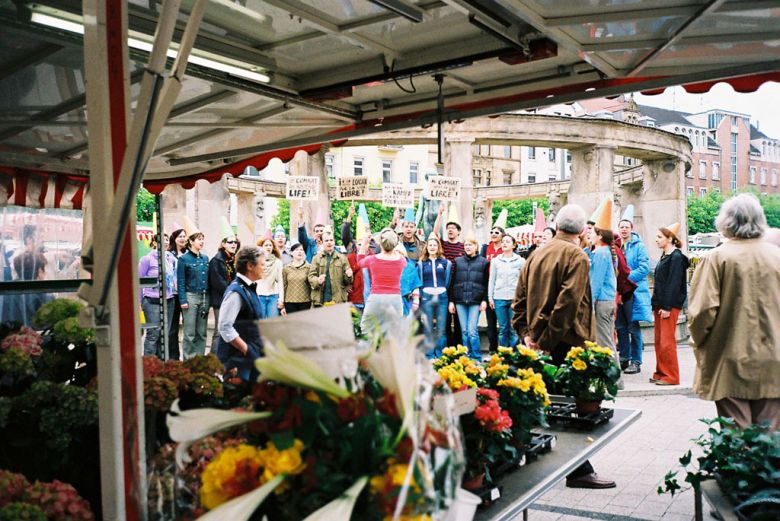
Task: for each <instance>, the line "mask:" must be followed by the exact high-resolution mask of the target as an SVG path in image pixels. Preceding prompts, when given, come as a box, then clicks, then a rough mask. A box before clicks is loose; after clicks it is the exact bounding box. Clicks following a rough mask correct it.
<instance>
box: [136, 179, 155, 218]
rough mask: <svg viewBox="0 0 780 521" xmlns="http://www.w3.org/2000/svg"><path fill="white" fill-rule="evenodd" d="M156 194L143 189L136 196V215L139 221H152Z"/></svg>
mask: <svg viewBox="0 0 780 521" xmlns="http://www.w3.org/2000/svg"><path fill="white" fill-rule="evenodd" d="M154 206H155V205H154V194H152V193H151V192H149V191H148V190H147V189H146V188H144V187H141V189H140V190H138V195H136V196H135V214H136V219H138V220H139V221H147V222H149V221H151V220H152V214H154Z"/></svg>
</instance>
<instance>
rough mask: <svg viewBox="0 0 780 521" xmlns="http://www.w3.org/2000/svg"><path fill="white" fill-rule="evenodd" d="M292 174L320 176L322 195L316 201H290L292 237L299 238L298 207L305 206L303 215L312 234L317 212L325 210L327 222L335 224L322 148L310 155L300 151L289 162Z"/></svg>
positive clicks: (308, 231) (293, 238) (308, 230)
mask: <svg viewBox="0 0 780 521" xmlns="http://www.w3.org/2000/svg"><path fill="white" fill-rule="evenodd" d="M289 166H290V174H289V175H300V176H316V177H319V178H320V197H319V200H317V201H316V202H315V201H290V237H291V239H292V240H293V241H297V240H298V208H299V207H300V206H303V216H304V221H305V223H306V231H307V233H309V234H311V231H312V227H313V225H314V221H315V220H316V219H317V213H318V212H319V211H320V210H323V211H324V213H325V218H326V219H327V221H328V222H327V224H328V225H330V226H331V227H332V226H333V219H332V218H331V215H330V199H329V198H328V173H327V170H325V153H324V152H323V151H322V150H320V151H319V152H317V153H316V154H314V155H312V156H310V155H309V154H307V153H306V152H303V151H300V150H299V151H298V152H297V153H296V154H295V157H293V158H292V160H291V161H290V163H289Z"/></svg>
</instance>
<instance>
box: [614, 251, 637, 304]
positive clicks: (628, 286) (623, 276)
mask: <svg viewBox="0 0 780 521" xmlns="http://www.w3.org/2000/svg"><path fill="white" fill-rule="evenodd" d="M621 244H622V242H621V240H620V237H615V242H614V244H613V245H612V254H613V255H614V256H615V257H616V258H617V301H618V304H622V303H623V302H624V301H626V300H628V299H630V298H631V297H632V296H633V295H634V290H635V289H636V282H634V281H633V280H631V279H629V278H628V276H629V274H630V273H631V268H629V267H628V263H627V262H626V254H625V253H624V252H623V248H621Z"/></svg>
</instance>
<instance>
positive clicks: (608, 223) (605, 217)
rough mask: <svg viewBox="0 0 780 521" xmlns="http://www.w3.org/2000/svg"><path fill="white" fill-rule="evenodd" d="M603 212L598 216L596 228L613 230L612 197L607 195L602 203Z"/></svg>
mask: <svg viewBox="0 0 780 521" xmlns="http://www.w3.org/2000/svg"><path fill="white" fill-rule="evenodd" d="M600 208H601V213H599V215H598V216H597V217H596V225H595V226H596V228H598V229H599V230H612V197H611V196H610V197H607V198H606V199H604V202H602V203H601V206H600Z"/></svg>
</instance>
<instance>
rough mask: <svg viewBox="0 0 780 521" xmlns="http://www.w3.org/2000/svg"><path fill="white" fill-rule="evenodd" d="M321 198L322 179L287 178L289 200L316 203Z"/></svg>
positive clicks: (306, 177)
mask: <svg viewBox="0 0 780 521" xmlns="http://www.w3.org/2000/svg"><path fill="white" fill-rule="evenodd" d="M319 197H320V179H319V178H318V177H308V176H288V177H287V199H288V200H292V201H316V200H317V199H318V198H319Z"/></svg>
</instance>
